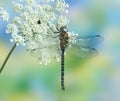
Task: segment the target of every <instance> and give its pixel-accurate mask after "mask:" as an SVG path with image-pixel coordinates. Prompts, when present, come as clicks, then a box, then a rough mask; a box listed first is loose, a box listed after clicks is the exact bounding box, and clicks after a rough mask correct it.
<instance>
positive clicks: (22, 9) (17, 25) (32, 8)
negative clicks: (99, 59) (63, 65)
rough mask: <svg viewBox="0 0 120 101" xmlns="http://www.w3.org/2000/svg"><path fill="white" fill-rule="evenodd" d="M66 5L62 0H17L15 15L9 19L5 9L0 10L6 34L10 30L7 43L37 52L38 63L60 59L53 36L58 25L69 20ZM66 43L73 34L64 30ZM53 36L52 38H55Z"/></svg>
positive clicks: (74, 36)
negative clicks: (66, 37) (53, 58)
mask: <svg viewBox="0 0 120 101" xmlns="http://www.w3.org/2000/svg"><path fill="white" fill-rule="evenodd" d="M68 7H69V5H68V4H67V3H66V2H65V0H55V1H54V0H41V1H40V2H39V3H37V2H36V1H35V0H19V1H18V2H14V3H13V10H14V12H16V13H17V16H15V17H14V18H12V19H11V20H10V21H9V15H8V13H7V12H6V10H3V9H2V8H1V9H0V15H1V17H2V18H3V20H4V21H9V24H8V25H7V30H6V33H11V36H12V39H10V41H11V42H15V43H17V45H19V44H20V45H24V46H26V47H27V50H28V51H29V52H31V53H38V54H39V59H40V63H41V64H47V63H49V62H50V61H51V58H52V57H55V58H56V60H57V61H58V60H59V59H60V52H59V47H60V46H59V38H58V37H56V36H57V34H56V33H54V32H58V30H59V29H60V28H61V27H62V26H67V25H68V23H69V20H68V19H67V17H66V16H64V13H68V10H67V8H68ZM68 33H69V34H68V35H69V37H70V43H71V44H72V43H74V42H75V38H76V34H75V33H72V34H71V32H68ZM55 37H56V38H55Z"/></svg>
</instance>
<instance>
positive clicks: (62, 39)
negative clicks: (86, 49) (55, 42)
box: [59, 32, 69, 49]
mask: <svg viewBox="0 0 120 101" xmlns="http://www.w3.org/2000/svg"><path fill="white" fill-rule="evenodd" d="M59 39H60V47H61V49H64V48H66V46H67V45H68V39H69V38H68V33H66V32H62V33H61V34H60V37H59Z"/></svg>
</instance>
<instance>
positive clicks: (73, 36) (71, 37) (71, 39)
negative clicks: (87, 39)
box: [68, 32, 78, 47]
mask: <svg viewBox="0 0 120 101" xmlns="http://www.w3.org/2000/svg"><path fill="white" fill-rule="evenodd" d="M77 36H78V34H76V33H74V32H68V37H69V44H68V45H69V47H72V44H74V43H76V41H77V40H76V39H77Z"/></svg>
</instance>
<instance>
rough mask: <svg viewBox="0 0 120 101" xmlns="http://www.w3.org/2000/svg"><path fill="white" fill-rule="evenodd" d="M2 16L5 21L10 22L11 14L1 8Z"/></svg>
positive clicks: (0, 13) (0, 14)
mask: <svg viewBox="0 0 120 101" xmlns="http://www.w3.org/2000/svg"><path fill="white" fill-rule="evenodd" d="M0 16H1V17H2V19H3V21H7V22H8V21H9V14H8V13H7V11H6V10H4V9H3V8H0Z"/></svg>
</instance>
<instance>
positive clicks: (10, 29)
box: [6, 24, 18, 34]
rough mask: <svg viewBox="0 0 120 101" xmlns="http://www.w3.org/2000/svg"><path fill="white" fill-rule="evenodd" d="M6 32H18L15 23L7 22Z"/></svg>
mask: <svg viewBox="0 0 120 101" xmlns="http://www.w3.org/2000/svg"><path fill="white" fill-rule="evenodd" d="M6 33H12V34H17V33H18V28H17V26H16V25H15V24H8V25H7V30H6Z"/></svg>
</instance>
